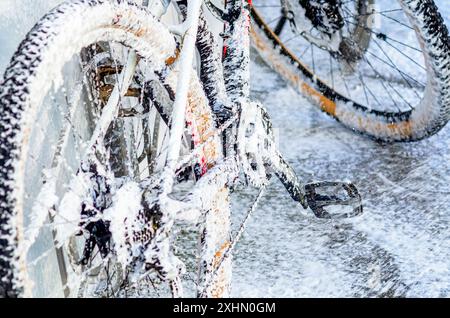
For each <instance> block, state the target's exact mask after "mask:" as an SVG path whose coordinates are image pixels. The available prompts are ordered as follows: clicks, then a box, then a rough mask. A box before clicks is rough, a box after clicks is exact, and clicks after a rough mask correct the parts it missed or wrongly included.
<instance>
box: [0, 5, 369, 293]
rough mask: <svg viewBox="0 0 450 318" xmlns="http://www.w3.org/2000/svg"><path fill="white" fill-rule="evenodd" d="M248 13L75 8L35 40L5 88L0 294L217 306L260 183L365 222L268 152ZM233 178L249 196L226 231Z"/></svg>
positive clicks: (335, 188)
mask: <svg viewBox="0 0 450 318" xmlns="http://www.w3.org/2000/svg"><path fill="white" fill-rule="evenodd" d="M251 10H252V9H251V6H250V4H249V2H247V1H241V0H232V1H227V2H226V4H225V9H224V10H222V9H220V8H219V7H218V6H216V5H214V4H213V3H212V2H210V1H200V0H192V1H189V3H187V2H186V1H177V2H175V1H151V2H149V1H143V3H142V4H133V3H128V2H126V1H120V0H111V1H109V0H76V1H71V2H66V3H64V4H62V5H60V6H59V7H57V8H55V9H54V10H53V11H51V12H50V13H49V14H47V15H46V16H45V17H44V18H43V19H42V20H41V21H40V22H38V24H37V25H36V26H35V27H34V28H33V30H31V31H30V33H29V34H28V35H27V38H26V39H25V40H24V41H23V42H22V44H21V46H20V47H19V49H18V50H17V52H16V54H15V55H14V57H13V59H12V62H11V64H10V67H8V69H7V71H6V72H5V76H4V81H3V83H2V88H1V93H0V109H1V112H2V114H4V117H3V118H2V120H1V121H2V126H1V128H0V129H1V130H0V138H1V142H0V149H1V152H0V162H1V169H0V179H1V180H2V181H3V182H2V183H1V185H0V199H1V202H2V203H0V204H1V208H2V213H1V215H0V231H1V232H0V233H1V237H0V246H1V253H0V261H1V263H0V277H2V280H1V283H0V295H2V296H7V297H15V296H66V297H68V296H81V297H113V296H128V295H132V296H136V295H138V296H154V295H155V294H158V293H160V295H162V296H165V295H171V296H175V297H180V296H183V295H184V293H183V286H184V287H186V285H189V284H190V285H189V288H188V290H189V291H192V290H194V291H195V293H196V295H197V296H200V297H224V296H228V295H229V292H230V277H231V259H232V251H233V249H234V247H235V245H236V243H237V241H238V240H239V238H240V237H241V235H242V233H243V231H244V229H245V225H246V223H247V221H248V220H249V218H250V216H251V214H252V213H253V212H254V210H255V209H256V206H257V203H258V201H259V199H260V198H261V196H262V195H263V192H264V189H265V187H266V186H267V184H268V182H269V179H270V178H269V177H270V175H271V174H275V175H276V176H277V177H278V178H279V179H280V181H281V182H282V183H283V185H284V186H285V188H286V190H287V191H288V192H289V194H290V195H291V197H292V198H293V199H294V200H295V201H297V202H299V203H300V204H301V205H302V206H303V208H308V207H309V208H310V209H311V210H312V211H313V213H314V214H315V215H316V216H317V217H321V218H342V217H351V216H355V215H359V214H360V213H362V204H361V197H360V195H359V193H358V191H357V189H356V188H355V187H354V186H353V185H352V184H351V183H349V182H319V183H309V184H303V183H302V182H300V180H298V178H297V177H296V175H295V172H294V171H293V170H292V168H290V166H289V164H288V163H287V162H286V161H285V160H284V159H283V157H282V156H281V154H280V153H279V151H278V150H277V149H276V144H275V142H274V138H273V132H272V127H271V123H270V118H269V116H268V114H267V112H266V111H265V110H264V108H263V107H262V106H261V105H260V104H259V103H257V102H252V101H251V100H250V97H249V84H248V83H249V56H250V32H249V28H250V13H251ZM207 12H212V13H213V15H215V16H216V17H218V18H219V19H220V20H221V21H224V29H223V31H222V32H221V33H220V34H216V33H215V32H212V31H211V29H210V25H209V21H210V20H209V19H206V18H205V15H206V14H207ZM255 16H256V15H255V11H254V10H253V19H255ZM167 20H168V21H169V22H168V23H163V21H167ZM269 33H270V32H269ZM67 34H70V35H71V36H70V38H69V37H67ZM221 39H223V41H224V43H223V45H218V42H220V41H221ZM193 65H194V67H193ZM195 70H197V72H195ZM311 95H313V94H311ZM321 96H322V95H321ZM324 96H325V95H324ZM43 124H48V126H47V127H45V126H44V125H43ZM242 174H243V175H244V178H245V180H247V182H248V183H251V184H252V185H254V186H255V187H257V188H258V189H259V192H258V196H257V197H256V199H255V201H254V203H253V204H252V206H251V207H250V208H249V210H248V213H247V215H246V217H245V219H244V220H243V221H242V223H241V226H240V227H239V229H238V231H237V233H236V234H235V235H234V236H232V233H231V230H230V211H229V206H228V204H229V202H228V201H229V197H228V196H229V191H230V189H233V187H234V186H235V185H236V183H237V182H238V180H239V177H240V175H242ZM335 206H338V207H339V208H338V211H337V212H336V211H335V209H334V207H335ZM188 223H189V224H194V229H192V228H189V227H188V225H187V224H188ZM195 225H197V228H196V229H195ZM176 229H178V231H184V232H185V233H181V234H183V235H181V234H180V235H177V233H176V231H175V230H176ZM196 233H198V234H199V235H198V236H199V237H200V239H199V240H198V241H199V243H198V245H199V247H198V252H197V256H195V255H194V254H195V253H193V252H192V250H193V249H194V248H193V247H192V245H194V242H195V240H194V239H193V237H194V236H197V235H196ZM174 245H182V250H180V251H176V250H175V249H174ZM182 258H183V259H184V261H181V259H182ZM197 260H198V261H197ZM195 268H197V278H196V279H192V277H190V276H189V273H187V272H195ZM165 282H168V284H165ZM142 293H143V294H142Z"/></svg>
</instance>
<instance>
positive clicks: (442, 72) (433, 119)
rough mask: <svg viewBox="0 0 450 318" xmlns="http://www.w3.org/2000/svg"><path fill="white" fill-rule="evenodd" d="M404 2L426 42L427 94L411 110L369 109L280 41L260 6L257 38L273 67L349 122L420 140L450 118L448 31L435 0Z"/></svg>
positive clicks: (387, 136) (382, 134) (369, 131)
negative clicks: (306, 63)
mask: <svg viewBox="0 0 450 318" xmlns="http://www.w3.org/2000/svg"><path fill="white" fill-rule="evenodd" d="M399 2H400V5H401V8H402V9H403V11H404V13H405V14H406V16H407V17H408V18H409V20H410V21H411V23H412V25H413V28H414V29H415V30H416V35H417V37H418V40H419V42H420V43H422V44H423V52H424V56H425V60H426V61H427V71H428V73H427V77H428V81H427V84H426V85H427V86H426V89H425V93H424V97H423V98H422V99H421V101H420V103H419V104H418V105H417V106H415V108H414V109H412V110H408V111H380V110H375V109H370V108H368V107H366V106H365V105H362V104H360V103H358V102H354V101H353V100H352V99H351V98H349V97H348V96H346V95H345V94H342V93H339V92H337V91H335V90H333V88H332V87H330V85H328V84H327V83H326V82H324V81H322V80H321V79H320V78H318V77H317V74H315V73H314V72H313V70H311V69H310V68H309V67H308V66H307V65H305V64H304V63H303V62H302V60H301V59H300V58H299V57H298V56H297V55H296V54H294V52H293V51H292V50H290V49H289V48H288V47H287V46H286V45H285V44H284V43H283V42H282V41H281V39H280V38H279V37H278V36H277V35H276V34H275V32H274V30H273V29H272V28H271V27H270V26H268V24H267V22H266V21H265V20H264V18H263V17H262V16H261V15H260V13H259V12H258V10H257V9H256V8H255V7H253V8H252V20H253V23H252V27H253V28H252V43H253V45H254V47H255V48H256V49H257V51H258V52H259V54H260V55H261V56H262V58H263V60H264V61H265V62H266V63H267V64H268V65H269V66H270V67H272V68H273V69H274V70H275V71H276V72H278V73H279V74H280V75H281V76H282V77H283V78H285V79H286V80H287V81H288V82H289V83H290V84H291V85H292V86H293V87H294V88H295V89H297V90H298V91H300V92H301V93H303V94H304V95H305V96H306V97H307V98H309V100H310V101H311V102H312V104H314V105H315V106H317V107H318V108H319V109H321V110H322V111H324V112H325V113H327V114H328V115H330V116H332V117H333V118H335V119H336V120H337V121H339V122H341V123H342V124H343V125H344V126H346V127H348V128H350V129H352V130H353V131H357V132H360V133H362V134H365V135H368V136H370V137H372V138H374V139H376V140H379V141H384V142H395V141H417V140H421V139H424V138H427V137H429V136H431V135H433V134H435V133H437V132H438V131H439V130H440V129H441V128H442V127H444V126H445V124H446V123H447V122H448V120H449V119H450V40H449V33H448V30H447V27H446V26H445V23H444V21H443V19H442V17H441V15H440V13H439V11H438V8H437V7H436V5H435V3H434V2H433V1H432V0H420V1H417V0H399ZM253 4H254V5H255V6H256V5H257V2H256V1H254V3H253Z"/></svg>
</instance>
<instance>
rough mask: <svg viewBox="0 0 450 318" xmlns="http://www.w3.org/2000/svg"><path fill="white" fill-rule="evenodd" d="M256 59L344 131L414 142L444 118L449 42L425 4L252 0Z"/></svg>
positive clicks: (449, 93)
mask: <svg viewBox="0 0 450 318" xmlns="http://www.w3.org/2000/svg"><path fill="white" fill-rule="evenodd" d="M253 5H254V7H253V9H252V17H253V22H254V23H253V31H252V38H253V43H254V45H255V47H256V48H257V50H258V51H259V52H260V54H261V56H262V57H263V59H264V60H265V61H266V62H267V63H268V64H269V65H270V66H271V67H273V68H274V69H275V70H276V71H277V72H279V73H280V74H281V75H282V76H283V77H284V78H286V79H287V80H288V81H289V82H290V83H291V84H292V85H293V86H294V87H295V88H297V89H298V90H300V91H301V92H302V93H304V94H305V95H306V96H308V97H309V98H310V99H311V101H312V102H313V104H315V105H317V106H318V107H319V108H320V109H321V110H323V111H325V112H326V113H327V114H329V115H331V116H333V117H334V118H336V119H337V120H338V121H340V122H341V123H343V124H344V125H345V126H347V127H349V128H351V129H353V130H355V131H358V132H362V133H364V134H367V135H369V136H372V137H374V138H376V139H379V140H383V141H414V140H420V139H422V138H426V137H428V136H430V135H432V134H434V133H436V132H438V131H439V130H440V129H441V128H442V127H443V126H444V125H445V124H446V123H447V121H448V120H449V116H450V110H449V107H450V90H449V87H450V76H449V74H450V44H449V43H450V42H449V38H448V31H447V28H446V26H445V24H444V22H443V19H442V17H441V16H440V14H439V12H438V9H437V7H436V5H435V4H434V2H433V1H432V0H422V1H410V0H398V1H387V0H352V1H340V0H334V1H311V2H309V1H303V0H299V1H285V0H282V1H278V0H259V1H254V2H253Z"/></svg>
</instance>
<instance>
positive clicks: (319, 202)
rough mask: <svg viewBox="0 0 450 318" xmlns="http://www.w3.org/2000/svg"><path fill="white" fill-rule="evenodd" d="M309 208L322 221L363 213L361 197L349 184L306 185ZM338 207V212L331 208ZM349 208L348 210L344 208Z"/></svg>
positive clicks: (318, 183) (315, 183) (330, 182)
mask: <svg viewBox="0 0 450 318" xmlns="http://www.w3.org/2000/svg"><path fill="white" fill-rule="evenodd" d="M305 192H306V200H307V202H308V206H309V207H310V208H311V210H312V211H313V212H314V214H315V215H316V217H318V218H322V219H343V218H349V217H354V216H357V215H360V214H361V213H362V212H363V207H362V200H361V195H360V194H359V192H358V189H357V188H356V187H355V185H354V184H352V183H349V182H334V181H324V182H314V183H308V184H306V185H305ZM333 206H336V207H337V208H336V210H337V212H336V211H332V210H333V209H332V208H331V207H333ZM346 206H347V209H345V208H344V207H346Z"/></svg>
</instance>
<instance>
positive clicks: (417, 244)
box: [0, 0, 450, 297]
mask: <svg viewBox="0 0 450 318" xmlns="http://www.w3.org/2000/svg"><path fill="white" fill-rule="evenodd" d="M20 2H21V3H22V4H23V6H22V5H21V9H18V10H19V12H17V11H11V9H12V8H17V7H13V6H11V5H8V3H9V4H11V3H13V2H12V1H9V0H0V17H2V19H1V21H0V30H1V32H0V50H1V53H0V70H1V71H3V69H4V67H5V65H6V63H7V61H8V60H9V57H10V56H11V54H12V52H13V50H14V49H15V47H16V46H17V44H18V43H19V40H20V39H21V38H22V37H23V35H24V34H25V33H26V30H27V29H29V28H30V27H31V26H32V24H33V21H36V19H37V18H38V17H39V16H41V15H42V14H43V13H44V12H45V11H46V10H47V9H48V8H49V7H51V6H52V3H56V2H58V1H31V0H21V1H20ZM37 3H42V4H43V5H42V6H40V5H37ZM437 3H438V4H439V5H440V6H441V9H442V10H443V14H444V17H445V18H446V21H447V23H448V24H449V25H450V9H449V7H448V6H446V5H445V4H446V0H438V1H437ZM14 10H17V9H14ZM252 69H253V73H252V74H253V75H252V80H251V85H252V93H253V95H254V97H255V98H257V99H259V100H260V101H262V102H263V103H264V105H265V106H266V107H267V109H268V110H269V113H270V114H271V117H272V120H273V123H274V126H275V127H276V128H277V129H278V130H277V131H278V135H279V143H280V148H281V151H282V152H283V153H284V155H285V156H286V158H287V159H288V161H289V162H290V163H291V164H292V165H293V167H294V168H295V170H296V172H297V173H298V174H299V175H300V176H302V177H303V179H304V180H307V181H308V180H334V179H343V180H351V181H353V182H354V183H355V184H356V185H357V186H358V188H359V189H360V192H361V194H362V196H363V199H364V209H365V211H364V214H363V215H362V216H359V217H357V218H354V219H350V220H345V221H327V220H318V219H315V218H314V217H313V216H312V215H311V213H308V212H304V211H303V210H302V208H301V207H300V206H298V205H297V204H295V203H293V202H291V200H290V198H289V197H288V195H287V193H286V192H285V190H284V188H283V187H282V186H281V184H280V183H279V182H276V181H275V180H274V182H273V183H272V185H271V186H270V187H269V189H268V191H267V193H266V195H265V196H264V198H263V200H262V201H261V204H260V208H259V209H258V210H257V211H256V213H255V214H254V217H253V218H252V219H251V221H250V223H249V225H248V229H247V231H246V233H245V235H244V236H243V238H242V240H241V242H240V243H239V244H238V245H237V253H236V254H235V266H234V274H233V294H232V295H233V296H242V297H253V296H255V297H283V296H284V297H314V296H320V297H336V296H343V297H354V296H357V297H359V296H377V297H380V296H381V297H382V296H410V297H412V296H419V297H424V296H431V297H433V296H447V297H448V296H450V244H449V239H450V232H449V224H450V186H449V182H450V161H449V159H450V138H449V137H450V126H447V127H446V128H444V129H443V130H442V131H441V132H440V133H439V134H438V135H436V136H434V137H432V138H430V139H428V140H425V141H421V142H418V143H408V144H393V145H383V144H379V143H376V142H374V141H372V140H369V139H367V138H365V137H363V136H359V135H356V134H354V133H352V132H351V131H348V130H346V129H344V128H342V127H341V126H340V125H339V124H338V123H336V122H335V121H334V120H332V119H331V118H329V117H327V116H326V115H324V114H322V113H319V112H318V111H317V110H316V109H315V108H313V106H311V105H310V104H309V103H308V102H307V101H306V100H305V99H304V98H303V97H302V96H301V95H299V94H298V93H297V92H295V91H294V90H293V89H291V88H290V87H288V86H287V85H286V84H285V83H284V82H283V81H282V80H281V79H280V78H279V77H278V76H277V75H276V74H275V73H273V72H272V71H271V70H270V69H269V68H268V67H266V66H265V65H264V64H263V63H262V62H261V61H260V60H259V59H258V58H257V57H256V56H255V58H254V61H253V63H252ZM254 195H255V193H254V191H252V190H243V191H240V192H239V193H237V194H235V195H234V200H233V206H234V213H235V217H234V219H235V226H236V225H237V224H238V220H239V218H240V217H242V216H243V215H244V213H245V212H246V207H248V206H249V205H250V204H251V202H252V200H253V198H254Z"/></svg>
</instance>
